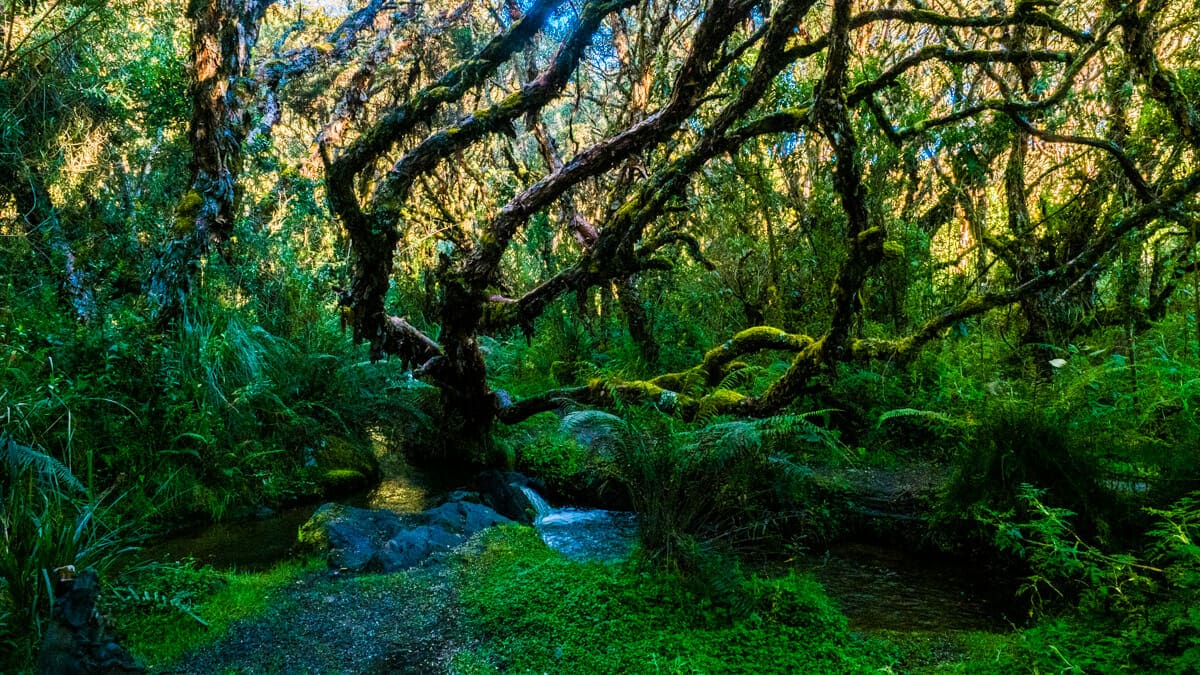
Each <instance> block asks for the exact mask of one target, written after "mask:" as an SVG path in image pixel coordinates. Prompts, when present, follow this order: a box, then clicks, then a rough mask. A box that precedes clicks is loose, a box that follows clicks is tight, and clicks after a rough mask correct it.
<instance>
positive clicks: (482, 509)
mask: <svg viewBox="0 0 1200 675" xmlns="http://www.w3.org/2000/svg"><path fill="white" fill-rule="evenodd" d="M422 515H424V517H425V518H426V522H427V523H428V524H429V525H430V526H431V527H437V528H441V529H443V530H445V531H447V532H452V533H454V534H459V535H462V536H463V537H469V536H471V535H472V534H475V533H476V532H478V531H480V530H482V529H485V528H489V527H492V526H493V525H500V524H502V523H508V522H512V520H511V519H510V518H505V517H504V516H502V515H500V514H499V513H496V511H494V510H492V509H490V508H488V507H486V506H484V505H483V504H474V503H471V502H446V503H445V504H442V505H441V506H437V507H434V508H432V509H429V510H428V511H426V512H425V513H424V514H422Z"/></svg>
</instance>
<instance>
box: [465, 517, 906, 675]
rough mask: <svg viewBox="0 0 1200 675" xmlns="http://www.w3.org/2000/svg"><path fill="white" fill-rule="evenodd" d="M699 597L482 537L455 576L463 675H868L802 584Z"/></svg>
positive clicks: (739, 581)
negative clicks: (462, 628) (475, 641)
mask: <svg viewBox="0 0 1200 675" xmlns="http://www.w3.org/2000/svg"><path fill="white" fill-rule="evenodd" d="M728 576H729V578H728V579H727V581H729V585H730V589H729V590H730V592H729V593H727V594H721V595H719V596H716V595H713V596H710V595H704V594H702V593H701V592H699V591H698V590H696V589H697V586H696V584H694V583H691V582H690V581H689V580H688V579H686V578H685V577H682V576H680V575H678V574H674V573H668V572H663V571H660V570H658V569H655V568H652V567H648V566H645V565H641V564H636V563H629V564H625V565H602V564H598V563H586V564H585V563H577V562H572V561H569V560H567V559H565V558H563V557H562V556H560V555H559V554H557V553H555V552H553V551H550V550H549V549H547V548H546V546H545V544H543V543H542V541H541V539H540V538H539V537H538V536H537V533H536V532H534V531H533V530H531V529H529V528H524V527H519V526H506V527H502V528H497V529H495V530H493V531H491V532H489V533H488V534H487V535H485V538H484V542H483V547H482V549H481V550H479V551H478V552H476V553H473V554H469V555H468V556H467V557H466V558H465V559H464V560H463V561H462V562H461V565H460V568H459V570H458V572H457V574H456V579H457V583H458V586H459V597H460V598H461V599H462V601H463V604H464V609H465V612H466V614H467V616H468V617H469V618H470V619H471V621H472V623H473V624H474V628H476V629H477V630H478V631H479V632H480V633H481V634H483V635H488V636H495V637H493V639H491V640H488V641H486V642H483V643H481V644H480V645H479V646H478V647H476V648H475V649H473V650H471V651H470V652H468V653H466V654H463V655H460V656H459V657H458V658H457V659H456V663H461V664H463V665H464V666H469V668H465V670H466V671H467V672H493V671H496V670H503V671H507V672H584V673H617V672H660V671H663V672H687V673H694V672H710V673H714V672H747V673H750V672H755V673H758V672H794V673H816V672H839V673H848V672H849V673H853V672H869V671H874V670H876V669H877V668H879V667H882V666H884V665H886V663H887V659H886V658H885V657H884V656H883V655H880V654H876V653H872V652H870V651H868V650H867V649H866V648H865V647H866V643H863V642H860V641H858V640H857V639H856V638H854V637H853V636H852V635H851V634H850V633H849V631H848V630H847V629H846V619H845V617H843V616H842V615H841V614H840V613H839V612H838V610H837V609H836V608H835V607H834V606H833V605H832V603H831V602H830V601H829V599H828V598H827V597H826V596H825V594H824V592H823V591H822V589H821V587H820V586H819V585H818V584H816V583H815V582H813V581H812V580H811V579H808V578H805V577H798V576H788V577H783V578H780V579H743V578H741V576H740V574H739V573H738V572H737V571H736V570H735V569H734V570H729V575H728Z"/></svg>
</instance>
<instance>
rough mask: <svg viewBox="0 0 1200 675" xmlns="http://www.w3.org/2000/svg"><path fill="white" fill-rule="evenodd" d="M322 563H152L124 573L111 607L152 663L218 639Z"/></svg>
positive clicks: (128, 642)
mask: <svg viewBox="0 0 1200 675" xmlns="http://www.w3.org/2000/svg"><path fill="white" fill-rule="evenodd" d="M324 565H325V563H324V562H323V561H321V560H319V559H316V558H311V559H304V560H291V561H285V562H282V563H280V564H278V565H276V566H275V567H273V568H271V569H269V570H267V571H264V572H249V573H246V572H224V571H217V570H214V569H213V568H211V567H203V568H197V567H196V566H195V565H193V564H188V563H186V562H185V563H164V564H154V565H150V566H146V567H143V568H140V569H135V570H131V571H129V572H127V573H126V574H124V575H122V578H121V582H120V583H121V587H118V588H117V589H116V594H115V595H114V596H109V602H110V603H112V606H111V607H109V608H107V611H108V612H109V613H110V614H111V617H112V620H113V622H114V624H115V625H116V627H117V628H118V629H119V630H120V631H121V632H122V633H123V635H124V636H125V641H124V645H125V646H126V647H127V648H128V649H129V650H130V651H131V652H133V653H134V655H135V656H137V657H138V658H141V659H142V660H143V661H144V662H145V663H146V665H147V666H149V667H151V668H154V667H158V666H163V665H167V664H170V663H172V662H174V661H176V660H178V659H179V658H180V657H181V656H183V655H184V653H186V652H187V651H189V650H191V649H194V648H195V647H197V646H200V645H204V644H208V643H211V642H215V641H217V640H218V639H220V638H221V637H222V636H223V635H224V634H225V633H226V631H227V630H228V629H229V627H230V626H231V625H232V624H233V623H234V622H236V621H238V620H241V619H245V618H250V617H254V616H258V615H261V614H263V613H264V612H265V611H266V610H267V609H268V607H269V603H270V598H271V595H272V593H273V591H275V589H278V588H280V587H283V586H286V585H287V584H289V583H292V582H293V581H295V580H296V579H297V578H299V577H300V576H302V575H304V574H306V573H308V572H311V571H313V570H316V569H322V568H324ZM131 594H132V595H135V596H136V597H134V598H133V599H130V597H129V596H130V595H131ZM147 596H148V597H147Z"/></svg>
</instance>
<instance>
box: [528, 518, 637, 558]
mask: <svg viewBox="0 0 1200 675" xmlns="http://www.w3.org/2000/svg"><path fill="white" fill-rule="evenodd" d="M534 527H536V528H537V531H538V533H539V534H541V535H542V539H543V540H544V541H545V542H546V545H547V546H549V547H550V548H552V549H554V550H555V551H558V552H559V553H562V554H563V555H565V556H567V557H568V558H570V559H572V560H580V561H588V560H594V561H599V562H619V561H621V560H626V559H628V558H629V556H630V555H631V554H632V553H633V545H634V543H635V542H636V541H637V517H636V516H634V514H632V513H629V512H627V511H605V510H603V509H576V508H571V507H567V508H562V509H555V510H554V511H552V512H551V513H549V514H548V515H546V516H544V517H542V518H539V519H538V520H537V522H536V523H534Z"/></svg>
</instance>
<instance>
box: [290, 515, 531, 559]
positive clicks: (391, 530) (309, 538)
mask: <svg viewBox="0 0 1200 675" xmlns="http://www.w3.org/2000/svg"><path fill="white" fill-rule="evenodd" d="M507 522H511V521H510V520H509V519H508V518H505V517H504V516H502V515H500V514H499V513H496V512H495V511H494V510H492V509H490V508H488V507H486V506H484V505H482V504H475V503H472V502H464V501H453V502H446V503H445V504H442V505H441V506H437V507H435V508H432V509H429V510H427V511H423V512H421V513H419V514H416V515H412V516H400V515H398V514H396V513H395V512H393V511H387V510H383V509H359V508H354V507H352V506H345V505H342V504H324V505H322V506H321V508H319V509H317V512H316V513H314V514H313V517H312V518H311V519H310V520H309V521H308V522H307V523H305V524H304V525H303V526H302V527H301V528H300V541H301V543H303V544H306V545H308V546H311V547H314V548H319V549H326V550H327V553H326V557H327V559H328V561H329V564H330V565H331V566H334V567H339V568H345V569H349V570H353V571H380V572H394V571H396V570H400V569H404V568H407V567H412V566H414V565H419V564H421V563H422V562H423V561H424V560H425V559H426V558H428V557H429V556H430V555H431V554H433V553H436V552H439V551H445V550H449V549H451V548H453V547H455V546H457V545H459V544H461V543H462V542H464V541H466V539H467V537H470V536H471V535H472V534H475V533H476V532H478V531H480V530H482V529H485V528H488V527H491V526H493V525H499V524H501V523H507Z"/></svg>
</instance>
